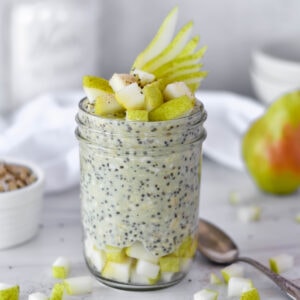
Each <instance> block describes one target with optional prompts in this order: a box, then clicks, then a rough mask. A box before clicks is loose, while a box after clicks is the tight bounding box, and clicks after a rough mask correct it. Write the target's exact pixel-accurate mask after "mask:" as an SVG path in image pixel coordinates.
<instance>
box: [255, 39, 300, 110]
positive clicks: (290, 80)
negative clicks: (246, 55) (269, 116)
mask: <svg viewBox="0 0 300 300" xmlns="http://www.w3.org/2000/svg"><path fill="white" fill-rule="evenodd" d="M250 76H251V81H252V86H253V89H254V92H255V93H256V96H257V97H258V98H259V99H260V100H261V101H262V102H264V103H265V104H267V105H268V104H270V103H272V102H273V101H274V100H276V99H277V98H278V97H280V96H282V95H284V94H286V93H288V92H290V91H294V90H296V89H300V40H299V39H298V40H296V39H291V40H282V41H277V42H274V43H270V44H268V45H265V46H263V47H261V48H260V49H257V50H255V51H254V52H253V54H252V68H251V71H250Z"/></svg>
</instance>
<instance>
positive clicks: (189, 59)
mask: <svg viewBox="0 0 300 300" xmlns="http://www.w3.org/2000/svg"><path fill="white" fill-rule="evenodd" d="M205 51H206V47H202V48H201V49H199V50H198V51H197V52H195V53H194V54H191V55H187V56H182V57H176V58H175V59H173V60H171V61H169V62H167V63H165V64H164V65H162V66H160V67H159V68H157V69H156V70H154V71H153V72H152V73H153V74H154V75H155V77H156V78H162V77H164V75H165V74H166V73H168V72H173V71H174V70H176V68H181V67H184V66H187V65H193V64H197V63H199V62H200V60H201V58H202V57H203V55H204V53H205Z"/></svg>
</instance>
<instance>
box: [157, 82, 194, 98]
mask: <svg viewBox="0 0 300 300" xmlns="http://www.w3.org/2000/svg"><path fill="white" fill-rule="evenodd" d="M163 95H164V98H165V100H166V101H168V100H171V99H174V98H179V97H181V96H188V97H189V98H190V99H194V98H195V97H194V95H193V93H192V91H191V90H190V89H189V87H188V86H187V85H186V84H185V82H183V81H179V82H172V83H169V84H168V85H167V86H166V88H165V89H164V91H163Z"/></svg>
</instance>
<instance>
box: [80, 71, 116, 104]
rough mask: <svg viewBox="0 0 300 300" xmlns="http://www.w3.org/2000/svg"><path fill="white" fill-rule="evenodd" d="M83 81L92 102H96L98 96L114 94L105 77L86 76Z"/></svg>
mask: <svg viewBox="0 0 300 300" xmlns="http://www.w3.org/2000/svg"><path fill="white" fill-rule="evenodd" d="M82 81H83V82H82V84H83V89H84V91H85V93H86V96H87V98H88V100H89V102H90V103H94V102H95V101H96V98H97V97H101V96H103V97H104V96H105V95H107V94H113V90H112V88H111V87H110V85H109V83H108V81H107V80H106V79H104V78H101V77H96V76H84V77H83V80H82Z"/></svg>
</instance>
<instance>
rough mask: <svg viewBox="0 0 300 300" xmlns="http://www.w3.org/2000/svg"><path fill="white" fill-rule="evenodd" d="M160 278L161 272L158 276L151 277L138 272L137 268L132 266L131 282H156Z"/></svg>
mask: <svg viewBox="0 0 300 300" xmlns="http://www.w3.org/2000/svg"><path fill="white" fill-rule="evenodd" d="M159 279H160V273H158V275H157V276H156V278H149V277H147V276H145V275H142V274H138V273H137V272H136V268H135V267H134V268H132V270H131V274H130V282H131V283H135V284H155V283H156V282H157V281H158V280H159Z"/></svg>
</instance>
